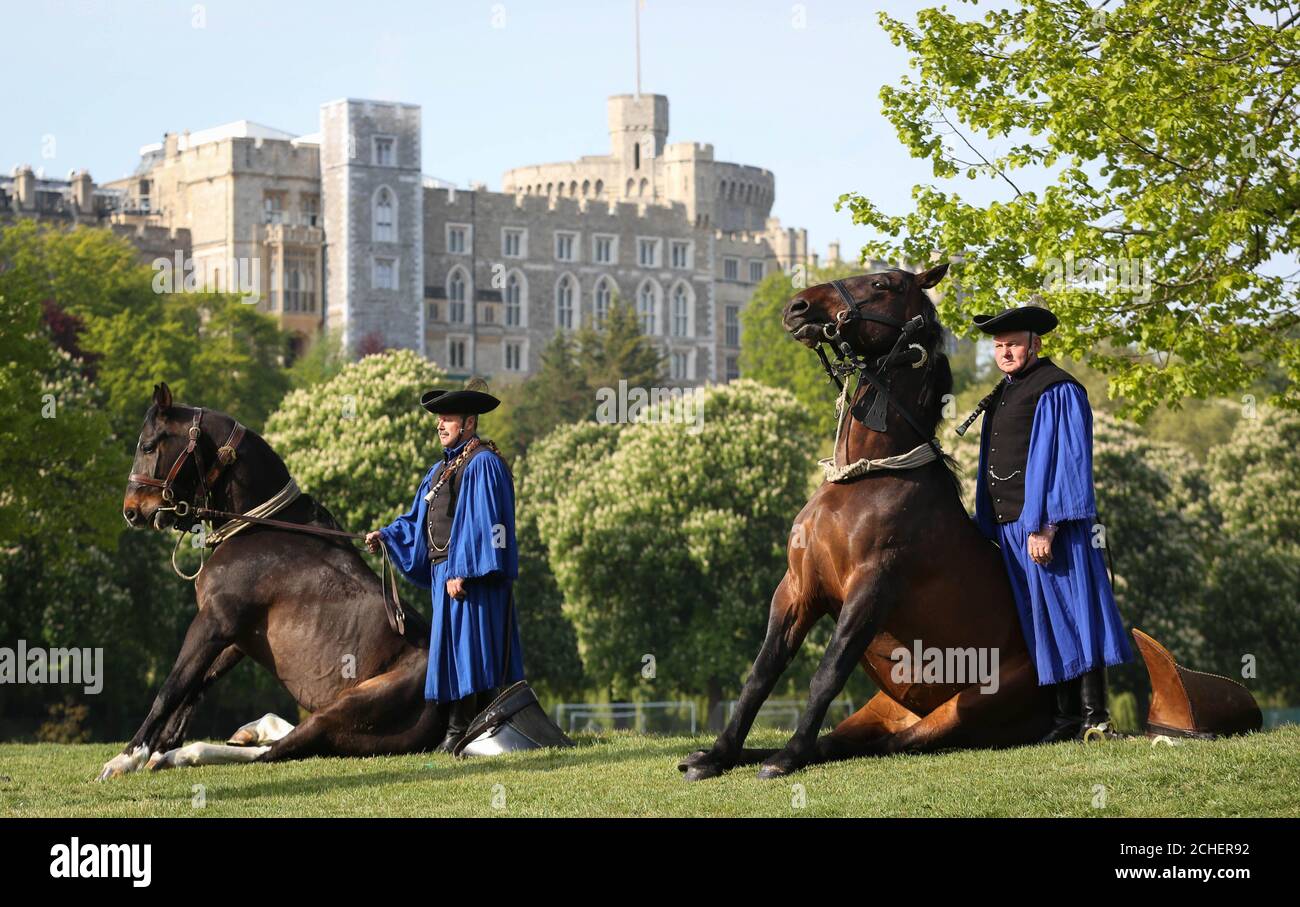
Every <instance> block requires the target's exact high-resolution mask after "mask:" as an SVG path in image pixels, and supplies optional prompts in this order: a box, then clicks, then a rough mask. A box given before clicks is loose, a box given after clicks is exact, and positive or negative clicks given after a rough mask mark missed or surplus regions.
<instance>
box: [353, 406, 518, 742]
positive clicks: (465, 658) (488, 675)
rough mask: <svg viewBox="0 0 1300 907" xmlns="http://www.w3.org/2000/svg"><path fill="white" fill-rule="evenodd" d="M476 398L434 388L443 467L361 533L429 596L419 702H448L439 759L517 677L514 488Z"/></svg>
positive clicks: (485, 408)
mask: <svg viewBox="0 0 1300 907" xmlns="http://www.w3.org/2000/svg"><path fill="white" fill-rule="evenodd" d="M500 402H501V401H499V400H498V399H497V398H496V397H493V396H492V395H490V394H487V393H484V392H482V391H479V390H458V391H446V390H432V391H429V392H428V393H426V394H425V395H424V396H423V397H422V398H421V399H420V404H421V405H422V406H423V407H424V408H425V409H426V410H428V411H429V412H431V413H434V414H435V415H437V417H438V439H439V440H440V441H441V442H442V460H441V461H440V462H438V463H436V464H435V465H434V466H433V467H432V468H431V469H429V471H428V472H427V473H425V476H424V479H423V481H421V482H420V488H419V490H418V491H416V493H415V500H414V501H413V502H412V504H411V509H410V510H408V511H407V512H406V513H404V514H402V515H401V516H399V517H398V518H397V519H395V520H393V522H391V523H389V524H388V525H387V526H385V527H383V528H382V529H377V530H375V531H374V532H371V533H368V534H367V535H366V544H367V545H368V546H369V547H370V549H371V550H372V551H378V550H379V545H380V544H383V545H386V546H387V547H388V553H389V555H390V556H391V558H392V562H393V564H394V565H395V566H396V567H397V569H398V570H400V571H401V572H402V574H403V575H404V576H405V577H406V578H407V579H408V580H410V581H411V582H413V583H415V584H416V585H417V586H420V587H421V588H425V589H429V590H430V594H431V596H432V598H433V620H432V628H431V631H430V636H429V669H428V673H427V675H426V676H425V683H424V698H425V699H426V700H433V701H436V702H439V703H450V708H449V710H448V721H447V733H446V736H445V737H444V738H443V741H442V743H441V744H439V745H438V747H437V751H438V752H451V751H452V749H453V748H455V746H456V744H457V742H459V740H460V738H461V737H462V736H463V735H464V733H465V731H466V729H467V728H468V727H469V725H470V722H471V721H473V719H474V717H475V716H476V715H477V714H478V713H479V712H480V711H482V710H483V709H484V708H486V707H487V706H488V704H490V703H491V702H492V700H493V699H494V698H495V697H496V695H497V693H498V691H499V689H500V688H501V687H504V686H506V685H507V684H510V683H514V682H515V681H518V680H522V679H523V677H524V663H523V652H522V651H521V649H520V646H519V627H518V625H517V622H516V621H515V620H514V602H513V599H512V596H511V592H512V585H513V583H514V580H515V578H516V577H517V576H518V575H519V554H518V549H517V548H516V547H515V493H514V483H513V480H512V478H511V475H510V470H509V469H508V468H507V466H506V462H505V459H504V458H503V457H502V456H501V453H500V451H498V450H497V448H496V445H495V444H493V443H492V442H491V441H488V440H485V439H481V438H479V437H478V417H479V416H480V415H481V414H483V413H486V412H490V411H491V410H493V409H496V407H497V405H498V404H499V403H500Z"/></svg>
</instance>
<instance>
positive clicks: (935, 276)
mask: <svg viewBox="0 0 1300 907" xmlns="http://www.w3.org/2000/svg"><path fill="white" fill-rule="evenodd" d="M947 273H948V262H946V261H945V262H944V263H943V264H941V265H935V266H934V267H933V268H931V269H930V270H928V271H925V272H923V273H921V274H918V275H916V279H917V280H918V281H919V282H920V284H921V289H923V290H928V289H930V287H932V286H934V285H935V284H937V283H938V282H939V281H941V280H943V275H945V274H947Z"/></svg>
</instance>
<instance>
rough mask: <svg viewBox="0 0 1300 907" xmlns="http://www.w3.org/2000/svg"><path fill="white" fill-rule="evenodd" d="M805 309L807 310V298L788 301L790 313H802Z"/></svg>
mask: <svg viewBox="0 0 1300 907" xmlns="http://www.w3.org/2000/svg"><path fill="white" fill-rule="evenodd" d="M806 311H808V300H806V299H796V300H795V301H794V302H792V303H790V314H791V315H802V314H803V313H804V312H806Z"/></svg>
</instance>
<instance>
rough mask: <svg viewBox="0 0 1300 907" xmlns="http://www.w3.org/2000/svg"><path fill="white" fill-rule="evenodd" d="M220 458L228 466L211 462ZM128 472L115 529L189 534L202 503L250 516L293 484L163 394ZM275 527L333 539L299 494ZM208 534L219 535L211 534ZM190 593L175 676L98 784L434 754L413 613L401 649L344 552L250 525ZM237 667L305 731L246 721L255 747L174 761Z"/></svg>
mask: <svg viewBox="0 0 1300 907" xmlns="http://www.w3.org/2000/svg"><path fill="white" fill-rule="evenodd" d="M190 438H193V440H194V443H193V445H192V447H191V446H190V445H189V441H190ZM223 442H225V444H224V445H223ZM227 445H229V446H230V447H231V450H230V451H229V452H226V451H223V450H221V448H222V447H223V446H227ZM232 455H233V456H232ZM131 472H132V476H131V480H130V481H129V482H128V484H127V488H126V496H125V499H124V501H123V505H122V513H123V516H124V517H125V518H126V520H127V522H128V523H130V524H131V525H132V526H134V527H138V528H145V527H153V528H155V529H166V528H169V527H172V526H175V527H177V528H182V529H187V528H190V527H192V526H193V525H194V513H193V511H194V508H195V505H196V504H197V502H198V501H199V500H200V499H201V498H204V497H206V499H207V500H206V503H205V504H204V506H205V507H208V508H211V509H213V510H222V511H229V512H234V513H247V512H248V511H249V510H250V509H252V508H253V507H255V506H257V505H259V504H262V503H263V502H265V501H268V500H270V499H271V498H272V497H273V496H275V495H276V494H277V492H280V491H281V489H283V488H285V486H286V484H287V483H288V482H289V480H290V476H289V470H288V469H287V468H286V466H285V465H284V462H283V461H282V460H281V459H280V457H279V456H278V455H277V454H276V453H275V451H273V450H272V449H271V447H270V445H268V444H267V443H266V441H265V440H263V439H262V438H261V437H260V436H259V435H257V434H256V433H255V432H253V431H251V430H246V429H243V428H242V426H239V425H238V423H237V422H236V421H235V420H234V419H232V418H231V417H230V416H228V415H225V414H224V413H220V412H216V411H213V410H206V409H196V408H194V407H189V406H184V405H179V404H176V403H174V402H173V401H172V394H171V391H170V390H169V389H168V387H167V385H166V384H161V385H158V386H156V387H155V388H154V396H153V403H152V405H151V406H150V407H149V410H148V412H147V413H146V415H145V420H144V426H143V427H142V428H141V430H140V439H139V445H138V447H137V448H136V453H135V461H134V463H133V464H132V469H131ZM164 477H166V478H164ZM164 486H165V487H164ZM275 518H276V519H279V520H284V521H287V522H291V523H300V524H304V525H311V526H318V527H325V528H333V529H339V528H340V527H339V526H338V524H337V523H336V522H335V520H334V518H333V517H332V516H330V514H329V512H328V511H327V510H326V509H325V508H324V507H323V506H322V505H321V504H319V503H318V502H317V501H315V500H313V499H312V498H311V496H309V495H307V494H302V495H301V496H299V497H298V498H296V499H295V500H293V501H292V503H290V504H289V505H288V506H287V507H286V508H285V509H283V510H281V511H279V512H277V513H276V514H275ZM221 525H222V522H221V521H220V520H216V521H214V523H213V528H214V529H219V528H220V527H221ZM195 593H196V596H197V599H198V612H197V613H196V614H195V615H194V619H193V621H192V622H191V623H190V626H189V629H188V631H187V632H186V634H185V641H184V643H183V644H182V646H181V651H180V654H179V655H178V656H177V657H176V663H175V665H174V666H173V667H172V669H171V672H170V673H169V674H168V676H167V679H166V680H165V681H164V682H163V685H162V688H161V689H160V690H159V691H158V695H157V698H155V699H154V702H153V706H152V708H150V710H149V714H148V716H147V717H146V718H145V720H144V723H143V724H141V725H140V729H139V730H138V731H136V734H135V736H134V737H133V738H131V741H130V743H128V744H127V745H126V748H125V749H124V750H123V752H122V754H121V755H119V756H116V757H115V758H113V759H112V760H110V761H109V762H108V763H107V764H105V766H104V768H103V770H102V772H101V773H100V776H99V778H100V780H103V779H105V778H109V777H112V776H115V775H119V774H124V773H126V772H130V771H134V770H136V769H137V768H140V767H141V766H142V765H144V764H146V761H148V764H149V765H150V766H151V767H154V768H163V767H168V766H171V765H188V764H198V763H209V762H248V761H255V760H256V761H263V762H269V761H276V760H281V759H295V758H300V757H304V756H313V755H335V756H371V755H380V754H389V753H410V752H419V751H422V750H427V749H432V748H433V747H434V746H436V745H437V743H438V741H440V740H441V739H442V737H443V734H444V733H445V731H446V725H447V717H448V716H447V709H446V707H445V706H439V705H438V704H437V703H434V702H426V701H425V699H424V679H425V670H426V666H427V664H428V654H429V653H428V644H429V627H428V625H427V624H426V623H425V622H424V621H423V619H422V618H421V617H420V616H419V615H418V614H416V613H414V612H411V611H407V612H405V615H404V616H405V620H406V632H405V635H402V634H399V633H398V632H396V631H395V630H393V629H392V628H391V627H390V623H389V619H388V614H387V612H386V610H385V604H384V597H383V593H382V591H381V585H380V580H379V577H377V576H376V575H375V573H374V571H373V570H371V569H370V567H369V566H368V565H367V564H366V562H365V561H364V560H363V559H362V557H361V554H360V553H359V551H358V550H357V548H356V547H355V546H354V545H353V543H352V542H350V541H347V540H344V539H332V538H324V537H320V536H313V535H306V534H302V533H300V532H296V531H292V530H282V529H276V528H272V527H267V526H262V525H250V526H247V527H246V528H244V529H243V530H242V531H240V532H239V533H238V534H236V535H232V536H230V537H229V538H228V539H226V540H224V541H222V542H221V543H220V544H219V545H218V546H217V547H216V549H215V551H214V552H213V553H212V555H211V557H210V558H209V559H208V560H207V562H206V564H205V565H204V566H203V568H202V570H201V572H200V573H199V575H198V579H197V581H196V582H195ZM245 656H247V657H249V658H252V659H253V660H254V661H256V662H258V663H259V664H261V665H262V666H263V667H265V668H266V669H267V670H268V671H270V672H271V673H272V674H273V675H275V677H276V678H277V679H278V680H279V681H280V682H281V683H282V684H283V685H284V686H285V688H286V689H287V690H288V691H289V693H290V694H291V695H292V696H293V698H294V699H295V700H296V701H297V703H298V704H299V706H301V707H302V708H303V709H305V710H306V711H308V712H311V717H310V718H308V719H307V720H306V721H304V722H302V724H300V725H298V726H297V727H293V726H292V725H290V724H288V723H287V722H284V721H282V720H280V719H277V718H275V716H267V717H266V718H264V719H263V720H261V721H259V722H252V723H250V724H249V725H246V726H245V727H244V728H241V729H240V731H239V732H238V733H237V735H236V738H234V739H237V740H238V741H239V742H241V743H247V744H253V745H247V746H216V745H212V744H206V743H196V744H191V745H190V746H186V747H180V744H181V743H182V742H183V741H184V739H185V732H186V729H187V727H188V725H189V722H190V718H191V716H192V715H193V712H194V709H195V706H196V705H197V704H198V702H199V699H200V697H201V696H202V695H203V693H204V691H205V690H206V689H208V688H209V687H210V686H211V685H212V684H213V683H215V682H216V681H217V680H218V679H220V677H221V676H222V675H223V674H225V673H226V672H227V671H229V670H230V669H231V668H232V667H234V666H235V665H236V664H238V663H239V661H240V660H241V659H242V658H244V657H245Z"/></svg>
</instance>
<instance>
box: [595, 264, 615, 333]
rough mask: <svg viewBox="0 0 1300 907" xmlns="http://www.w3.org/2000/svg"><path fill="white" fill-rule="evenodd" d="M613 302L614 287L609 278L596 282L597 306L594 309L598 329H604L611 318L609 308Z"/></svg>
mask: <svg viewBox="0 0 1300 907" xmlns="http://www.w3.org/2000/svg"><path fill="white" fill-rule="evenodd" d="M613 302H614V287H613V285H612V284H611V283H610V282H609V278H607V277H602V278H601V279H600V280H598V281H596V294H595V305H594V306H593V307H592V312H593V320H594V321H595V323H596V327H598V328H599V327H604V325H605V319H606V318H608V317H609V307H610V306H611V305H612V304H613Z"/></svg>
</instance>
